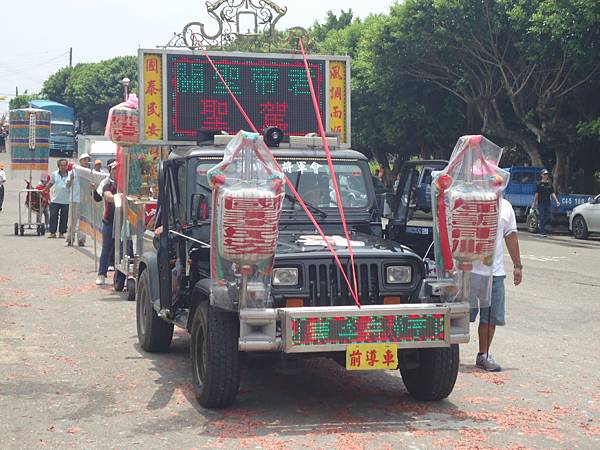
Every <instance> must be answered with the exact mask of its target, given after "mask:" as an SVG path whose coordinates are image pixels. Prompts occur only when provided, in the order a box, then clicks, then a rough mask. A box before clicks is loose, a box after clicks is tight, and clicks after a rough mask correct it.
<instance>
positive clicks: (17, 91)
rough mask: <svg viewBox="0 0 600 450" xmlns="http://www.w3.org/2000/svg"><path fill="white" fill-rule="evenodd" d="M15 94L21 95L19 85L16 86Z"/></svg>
mask: <svg viewBox="0 0 600 450" xmlns="http://www.w3.org/2000/svg"><path fill="white" fill-rule="evenodd" d="M15 96H16V97H18V96H19V86H15Z"/></svg>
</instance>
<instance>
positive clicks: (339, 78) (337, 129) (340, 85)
mask: <svg viewBox="0 0 600 450" xmlns="http://www.w3.org/2000/svg"><path fill="white" fill-rule="evenodd" d="M346 94H347V92H346V63H345V62H343V61H331V62H330V63H329V131H331V132H332V133H339V135H340V141H341V142H348V139H347V131H348V130H347V129H346Z"/></svg>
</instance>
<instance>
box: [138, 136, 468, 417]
mask: <svg viewBox="0 0 600 450" xmlns="http://www.w3.org/2000/svg"><path fill="white" fill-rule="evenodd" d="M294 147H295V146H294V145H293V144H291V145H286V146H285V147H284V144H282V146H281V147H280V148H278V149H274V150H273V153H274V154H275V156H276V158H277V160H278V161H279V163H280V164H281V166H282V168H283V170H284V172H286V175H287V176H288V177H289V178H290V181H291V182H292V183H293V184H294V186H295V187H296V189H297V191H298V192H299V193H300V195H301V196H302V198H303V199H304V201H305V202H306V204H307V206H308V208H309V209H310V210H311V212H312V214H313V215H314V216H315V218H316V220H317V221H318V222H319V224H320V226H321V227H322V229H323V231H324V233H325V234H326V235H327V236H331V237H332V240H333V241H334V242H336V251H337V253H338V255H339V257H340V260H341V262H342V264H343V265H344V266H345V269H346V273H347V275H348V278H349V279H350V280H352V275H351V274H352V271H351V268H350V257H349V252H348V250H347V248H346V247H345V245H344V243H343V241H344V239H341V238H338V236H343V230H342V225H341V222H340V214H339V210H338V208H337V204H336V201H335V200H336V196H335V194H334V192H333V187H332V183H331V176H330V173H329V170H328V166H327V160H326V157H325V153H324V151H323V150H321V149H317V148H310V149H309V148H307V147H306V146H305V147H304V148H294ZM296 147H298V146H297V145H296ZM223 149H224V147H220V146H218V145H210V146H198V147H192V148H185V149H175V150H174V151H173V152H172V153H171V155H170V157H169V159H168V160H166V161H164V162H163V163H162V165H161V169H160V175H159V188H160V198H159V211H160V212H159V215H160V217H161V225H162V230H161V231H162V232H161V233H160V236H154V239H153V240H152V239H148V240H145V245H144V247H145V252H144V253H143V255H142V256H141V258H140V262H139V266H138V267H137V273H138V287H137V296H136V297H137V298H136V300H137V330H138V337H139V342H140V344H141V346H142V348H143V349H144V350H146V351H148V352H162V351H166V350H167V349H168V348H169V345H170V343H171V339H172V335H173V326H174V325H178V326H180V327H182V328H185V329H186V330H188V332H190V333H191V360H192V378H193V385H194V387H195V390H196V395H197V398H198V401H199V402H200V404H201V405H202V406H205V407H209V408H210V407H224V406H227V405H230V404H231V403H232V402H233V401H234V400H235V398H236V395H237V392H238V387H239V382H240V365H241V364H242V361H245V360H246V359H245V358H241V355H242V353H243V352H247V353H253V352H254V353H262V354H264V353H279V354H280V355H281V357H282V358H294V357H300V356H302V357H307V356H310V355H314V356H329V357H332V358H333V359H335V360H336V361H338V362H339V363H341V364H346V365H347V364H349V363H348V361H349V359H348V357H347V355H346V350H347V348H348V346H349V345H355V344H369V343H388V344H393V346H394V347H393V348H394V349H398V350H397V352H396V351H395V358H396V363H397V366H398V367H399V369H400V372H401V374H402V379H403V381H404V384H405V385H406V388H407V389H408V391H409V392H410V393H411V394H412V395H413V396H414V397H415V398H417V399H420V400H439V399H443V398H445V397H447V396H448V395H449V394H450V392H451V391H452V389H453V387H454V383H455V381H456V376H457V372H458V365H459V349H458V344H459V343H465V342H467V341H468V339H469V322H468V313H469V306H468V304H464V303H441V302H440V300H439V297H435V296H432V295H431V292H432V288H431V285H432V284H433V281H434V280H432V279H426V273H425V265H424V263H423V260H422V258H421V257H420V256H418V255H417V254H416V253H414V252H413V251H412V250H411V249H410V248H408V247H406V246H404V245H402V244H401V243H398V242H393V241H389V240H385V239H384V238H383V232H382V224H381V213H380V211H379V209H378V207H377V204H378V202H377V199H376V194H375V190H374V186H373V182H372V179H371V175H370V172H369V166H368V164H367V159H366V158H365V157H364V156H363V155H362V154H360V153H358V152H356V151H352V150H340V149H337V150H334V151H333V152H332V154H333V161H334V165H335V172H336V177H337V180H338V184H339V186H340V191H341V197H342V201H343V203H344V209H345V212H346V219H347V222H348V227H349V229H350V231H351V239H352V241H353V242H354V244H353V252H354V256H355V269H356V276H357V282H358V296H359V299H360V304H361V307H360V308H358V307H356V305H355V302H354V299H353V298H352V295H350V293H349V290H348V288H347V285H346V283H345V281H344V280H343V277H342V276H341V273H340V270H339V269H338V266H337V265H336V264H335V263H334V260H333V256H332V255H331V254H330V252H329V251H328V250H327V249H326V247H325V246H324V245H323V242H322V241H321V242H319V240H320V239H321V238H320V236H319V235H318V234H317V232H316V231H315V229H314V226H313V225H312V223H311V222H310V220H309V219H308V217H307V216H306V214H305V212H304V211H303V210H302V208H301V207H300V205H299V204H298V202H297V201H296V200H295V198H294V197H292V196H290V195H286V197H285V200H284V203H283V211H282V215H281V220H280V228H279V240H278V246H277V251H276V256H275V264H274V269H273V282H272V289H271V295H270V298H269V300H268V304H267V306H266V307H261V308H252V307H250V306H247V307H240V302H239V301H238V298H239V297H238V295H237V292H236V291H235V289H233V290H230V291H229V292H228V293H227V292H226V293H225V295H224V294H223V292H220V293H218V294H217V293H215V292H211V279H210V273H211V272H210V256H211V255H210V253H211V248H210V235H211V233H210V228H211V225H210V217H211V213H210V208H211V207H212V201H211V200H212V199H211V189H210V187H209V185H208V181H207V170H208V169H210V168H211V167H213V166H215V165H216V164H217V163H219V162H220V161H221V160H222V158H223ZM406 185H407V186H409V185H410V184H409V183H406ZM400 190H401V189H399V191H400ZM396 195H400V196H401V195H402V192H397V193H396Z"/></svg>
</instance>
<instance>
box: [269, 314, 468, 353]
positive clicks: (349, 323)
mask: <svg viewBox="0 0 600 450" xmlns="http://www.w3.org/2000/svg"><path fill="white" fill-rule="evenodd" d="M468 308H469V307H468V305H464V304H452V305H450V304H415V305H401V306H399V305H372V306H363V307H362V308H360V309H359V308H357V307H354V306H339V307H327V308H282V309H279V310H278V312H279V317H280V319H281V325H282V343H283V351H284V352H286V353H304V352H323V351H343V350H345V349H346V346H347V345H348V344H357V343H386V342H389V343H396V344H397V345H398V348H421V347H444V346H448V345H450V344H451V343H459V342H467V341H468V339H469V328H468V327H469V322H468V313H469V309H468Z"/></svg>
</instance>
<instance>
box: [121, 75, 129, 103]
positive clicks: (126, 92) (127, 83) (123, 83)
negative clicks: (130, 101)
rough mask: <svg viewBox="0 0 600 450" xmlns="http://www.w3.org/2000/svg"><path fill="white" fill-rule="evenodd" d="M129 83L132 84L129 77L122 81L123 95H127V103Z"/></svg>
mask: <svg viewBox="0 0 600 450" xmlns="http://www.w3.org/2000/svg"><path fill="white" fill-rule="evenodd" d="M129 83H131V80H130V79H129V78H127V77H125V78H123V79H122V80H121V84H122V85H123V93H124V95H125V101H127V97H128V90H129Z"/></svg>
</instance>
